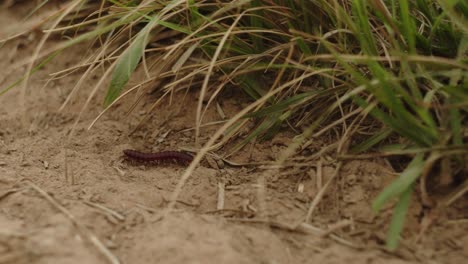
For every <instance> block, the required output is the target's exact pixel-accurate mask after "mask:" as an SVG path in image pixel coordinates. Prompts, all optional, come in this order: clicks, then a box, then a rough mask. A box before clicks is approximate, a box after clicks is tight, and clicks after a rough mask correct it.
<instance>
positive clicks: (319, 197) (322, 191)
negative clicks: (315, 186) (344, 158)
mask: <svg viewBox="0 0 468 264" xmlns="http://www.w3.org/2000/svg"><path fill="white" fill-rule="evenodd" d="M341 166H342V162H338V164H337V165H336V168H335V172H334V173H333V175H332V176H331V177H330V179H328V181H327V182H326V183H325V185H324V186H323V187H322V188H321V189H320V191H319V192H318V193H317V195H315V197H314V200H312V203H311V204H310V207H309V210H308V211H307V215H306V217H305V220H304V222H305V223H309V222H310V219H311V217H312V214H313V213H314V210H315V208H316V207H317V205H318V204H319V203H320V201H321V200H322V198H323V195H324V194H325V191H326V190H327V189H328V186H330V184H331V183H332V182H333V180H334V179H335V178H336V177H337V176H338V174H339V172H340V170H341Z"/></svg>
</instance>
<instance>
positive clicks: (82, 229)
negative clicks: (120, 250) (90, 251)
mask: <svg viewBox="0 0 468 264" xmlns="http://www.w3.org/2000/svg"><path fill="white" fill-rule="evenodd" d="M25 182H26V184H28V185H29V186H30V187H31V188H33V189H34V190H35V191H37V192H38V193H39V194H40V195H42V196H43V197H44V198H45V199H46V200H47V201H48V202H49V203H51V204H52V205H53V206H54V207H55V208H56V209H57V210H59V211H60V212H61V213H62V214H64V215H65V216H66V217H68V219H70V221H71V222H72V223H73V224H74V225H75V227H76V228H77V229H78V231H79V232H81V233H82V234H83V235H84V236H85V237H86V238H87V239H88V240H89V241H90V242H91V243H92V244H93V245H94V246H95V247H96V248H97V250H98V251H99V252H100V253H101V254H102V255H103V256H104V257H105V258H106V259H107V260H108V261H109V263H112V264H120V261H119V259H118V258H117V257H116V256H115V255H114V254H112V252H110V251H109V250H108V249H107V248H106V247H105V246H104V244H103V243H102V242H101V241H100V240H99V239H98V238H97V237H96V235H94V234H93V233H92V232H91V231H89V229H87V228H86V227H85V226H84V225H82V224H81V223H80V222H78V220H77V219H76V218H75V216H74V215H72V214H71V213H70V212H69V211H68V210H67V209H65V207H63V206H61V205H60V204H59V203H58V202H57V201H56V200H55V199H54V198H53V197H52V196H50V195H49V194H48V193H46V192H45V191H44V190H42V189H41V188H40V187H39V186H37V185H36V184H34V183H33V182H31V181H29V180H25Z"/></svg>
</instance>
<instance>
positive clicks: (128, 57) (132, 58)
mask: <svg viewBox="0 0 468 264" xmlns="http://www.w3.org/2000/svg"><path fill="white" fill-rule="evenodd" d="M149 25H150V24H148V25H147V26H149ZM144 33H146V32H145V31H141V32H140V33H139V35H138V36H137V37H136V38H135V40H134V41H133V43H132V44H131V46H130V47H129V48H128V49H127V50H125V51H124V53H123V54H122V55H121V56H120V57H119V59H118V60H117V62H116V66H115V69H114V71H113V73H112V79H111V83H110V85H109V88H108V90H107V94H106V97H105V99H104V107H107V106H109V105H110V104H111V103H112V102H113V101H114V100H115V99H117V97H118V96H119V95H120V92H121V91H122V89H123V87H124V86H125V84H127V82H128V80H129V79H130V76H131V75H132V73H133V71H134V70H135V69H136V67H137V65H138V63H139V62H140V59H141V57H142V56H143V51H144V48H145V45H146V39H147V35H146V34H144Z"/></svg>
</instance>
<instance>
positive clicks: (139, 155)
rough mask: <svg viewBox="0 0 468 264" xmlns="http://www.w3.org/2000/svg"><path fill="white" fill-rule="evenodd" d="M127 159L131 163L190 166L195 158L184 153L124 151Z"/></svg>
mask: <svg viewBox="0 0 468 264" xmlns="http://www.w3.org/2000/svg"><path fill="white" fill-rule="evenodd" d="M123 153H124V154H125V158H126V159H127V160H130V161H136V162H141V163H161V162H175V163H181V164H188V163H190V162H192V160H193V156H192V155H190V154H188V153H185V152H182V151H160V152H154V153H153V152H141V151H137V150H133V149H125V150H123Z"/></svg>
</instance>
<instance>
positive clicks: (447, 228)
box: [0, 6, 468, 264]
mask: <svg viewBox="0 0 468 264" xmlns="http://www.w3.org/2000/svg"><path fill="white" fill-rule="evenodd" d="M27 11H28V10H24V8H21V7H18V6H13V7H12V8H6V7H3V8H2V9H1V10H0V24H1V25H2V27H1V29H0V37H1V38H2V39H3V38H5V37H6V36H9V35H11V34H12V33H15V32H21V31H23V30H25V29H28V28H30V27H31V26H34V24H35V23H34V22H30V23H23V22H22V18H23V17H24V15H25V14H27ZM48 11H50V12H52V11H54V10H53V8H51V9H49V10H48ZM32 20H33V21H36V23H37V21H39V20H40V15H38V16H34V17H33V18H32ZM41 36H42V35H41V34H40V32H38V31H33V33H30V34H27V35H25V36H22V37H19V38H16V39H15V40H13V41H10V42H8V43H6V44H5V45H3V46H2V48H1V49H0V57H1V58H2V60H0V66H1V69H2V70H1V71H0V81H1V88H2V89H3V88H4V87H6V86H7V84H10V83H11V82H13V81H15V80H17V79H18V78H19V77H20V76H21V74H23V73H24V70H25V66H24V65H23V63H22V62H23V61H25V60H26V59H27V58H29V57H30V56H31V54H32V53H33V51H34V48H36V47H37V43H39V41H40V38H41ZM47 45H48V44H46V47H47ZM89 48H90V47H89V46H87V45H86V44H85V45H80V46H76V47H74V48H71V49H69V50H67V52H66V53H65V54H62V55H60V56H59V57H57V58H56V59H55V60H54V61H53V62H52V63H50V64H48V65H47V66H46V67H45V68H44V69H42V70H40V71H39V72H38V73H37V74H35V75H34V76H33V77H32V78H31V79H30V80H29V82H28V85H27V86H26V89H25V90H22V88H21V86H19V87H16V88H14V89H12V90H11V91H9V92H8V93H6V94H4V95H3V96H1V97H0V263H112V262H114V263H117V261H120V262H121V263H272V264H273V263H330V264H331V263H382V261H385V263H419V262H424V263H464V261H466V259H467V258H468V235H467V234H468V221H467V220H466V219H467V217H468V210H467V209H468V203H467V199H466V197H464V198H462V199H460V200H459V201H458V202H457V203H455V204H454V206H453V207H452V208H449V209H446V210H444V211H441V212H437V214H436V213H434V212H431V211H429V210H427V209H425V208H423V207H422V206H421V205H420V202H419V200H418V198H417V196H415V197H414V199H413V202H412V206H411V212H410V213H409V215H408V217H407V225H406V228H405V231H404V234H403V237H404V240H403V242H402V245H401V247H400V248H399V249H398V250H397V251H396V252H392V253H390V252H387V251H386V250H385V249H384V247H383V245H384V239H385V233H386V230H387V227H388V223H389V221H390V219H391V207H390V206H389V207H388V208H386V209H385V210H383V212H382V213H381V214H379V215H374V214H373V213H372V211H371V209H370V201H371V200H372V199H373V198H374V197H375V196H376V195H377V194H378V192H379V191H380V190H381V189H382V188H383V187H384V186H385V185H386V184H388V183H389V182H390V181H391V180H392V179H393V178H394V177H395V175H396V173H395V172H394V171H393V169H392V168H391V166H389V165H388V162H386V161H385V160H377V159H375V160H369V161H351V162H347V163H345V164H344V166H343V168H342V169H341V170H340V172H339V173H338V175H337V177H336V178H335V179H334V180H333V182H332V184H331V186H330V188H329V189H328V190H327V191H326V193H325V196H324V197H323V200H322V201H321V203H320V204H319V205H318V206H317V208H316V209H315V210H314V212H313V214H312V217H311V220H310V222H308V223H307V224H302V225H299V224H300V223H301V222H302V221H303V220H304V217H305V216H306V215H307V212H308V210H309V208H310V206H311V202H312V200H313V198H314V197H315V196H316V195H317V193H318V192H319V190H320V188H321V187H322V186H323V184H324V183H325V182H326V181H327V180H328V179H330V177H333V175H334V172H335V169H336V162H334V161H333V159H328V158H323V159H322V160H320V159H318V158H315V159H314V158H310V157H312V156H313V155H312V153H314V151H316V150H318V149H320V148H322V147H324V146H325V145H326V144H327V140H326V139H325V138H324V139H317V140H316V144H315V145H314V146H311V149H310V152H309V154H307V153H306V154H304V156H303V157H298V158H304V159H305V160H307V162H308V164H310V165H309V166H307V167H300V168H292V167H290V168H286V169H283V170H279V171H277V170H271V169H268V170H267V169H262V168H259V167H252V166H230V165H229V164H227V163H222V162H220V161H218V162H216V160H214V159H209V160H204V161H203V162H202V164H201V165H200V166H198V167H197V169H196V170H195V172H194V173H193V175H192V177H191V178H190V179H189V181H188V182H187V184H186V185H185V187H184V189H183V192H182V194H181V196H180V197H179V198H178V202H177V204H176V208H175V210H174V211H173V212H172V213H171V214H170V215H168V216H167V217H165V218H162V217H161V215H162V212H164V209H165V208H166V207H167V205H168V201H169V197H170V196H171V194H172V192H173V190H174V188H175V186H176V184H177V182H178V180H179V178H180V176H181V175H182V173H183V172H184V169H185V166H184V165H180V164H172V163H168V164H157V165H151V166H147V165H137V164H129V163H127V162H124V161H123V159H122V150H123V149H127V148H134V149H140V150H145V151H159V150H174V149H180V148H193V146H194V131H193V130H191V128H192V127H193V124H194V121H193V120H194V113H195V110H194V109H195V106H196V104H195V98H196V97H197V96H198V95H197V93H196V92H197V91H196V90H194V91H192V92H189V93H188V94H187V95H185V94H184V93H180V94H174V96H173V98H172V102H169V101H166V102H164V103H163V104H162V105H161V107H158V108H157V109H156V110H155V111H154V114H153V115H152V118H151V119H150V120H149V121H148V122H147V123H146V124H145V126H144V127H142V128H141V129H140V130H138V131H137V132H136V133H133V134H132V135H131V136H129V134H130V132H131V131H132V129H133V128H135V126H136V125H137V124H138V122H139V120H141V119H142V118H143V117H144V116H145V114H146V112H145V109H147V108H148V105H150V104H151V103H152V102H153V101H154V97H152V95H149V96H146V97H144V99H143V102H142V104H140V105H139V107H138V108H137V109H136V110H134V111H133V112H132V113H131V114H130V115H127V112H128V110H129V108H130V106H131V105H132V103H133V100H134V97H131V96H130V97H129V100H127V102H125V103H122V104H119V105H118V106H117V107H116V108H113V109H112V110H111V111H110V112H108V113H107V114H106V115H104V116H103V118H102V119H100V120H99V121H98V122H97V123H96V125H95V126H94V127H93V128H91V129H90V130H88V129H87V128H88V126H89V125H90V123H91V122H92V121H93V120H94V118H95V117H96V116H97V115H98V114H99V113H100V111H101V110H102V105H101V102H102V101H103V96H104V92H105V86H103V87H102V88H101V89H100V90H99V91H98V93H97V95H96V97H95V98H93V99H92V100H91V101H90V104H89V106H88V107H87V108H86V109H85V111H83V113H82V115H81V118H80V119H79V122H78V123H77V124H76V127H75V129H74V130H73V131H74V132H73V134H72V136H69V133H70V131H71V130H72V127H73V125H74V124H75V121H76V120H77V118H78V117H79V116H80V111H81V110H82V107H83V105H84V103H85V101H86V99H87V96H88V95H89V93H90V91H91V90H92V89H93V87H94V85H95V84H96V82H97V80H98V78H99V74H100V73H95V74H94V76H93V77H91V78H88V79H87V80H86V81H85V85H84V86H83V88H82V89H80V90H79V91H78V92H77V94H76V96H75V97H74V98H73V100H72V103H71V104H69V105H68V106H67V107H66V108H65V109H64V110H62V111H59V108H60V106H61V104H62V103H63V102H64V100H65V99H66V97H67V96H68V94H69V93H70V92H71V90H72V89H73V87H74V85H75V84H76V83H77V81H78V80H79V78H80V76H81V74H82V73H83V72H82V71H77V72H73V73H71V74H69V75H67V76H65V77H64V78H60V79H55V80H50V79H51V76H50V74H51V73H54V72H57V71H60V70H63V69H66V68H69V67H72V66H73V65H75V64H77V63H79V61H80V60H82V59H83V56H84V54H86V51H87V50H88V49H89ZM23 92H24V96H23ZM240 98H242V97H231V98H224V100H225V101H224V102H223V103H222V107H223V110H224V112H225V113H226V115H227V116H228V117H229V116H233V115H234V114H235V113H236V111H237V110H239V109H241V108H242V107H243V106H245V103H247V101H243V100H241V99H240ZM239 100H241V101H239ZM216 120H220V118H219V116H218V114H217V111H216V110H215V109H213V110H212V111H211V112H210V111H209V112H208V113H207V115H206V121H207V122H209V121H216ZM214 129H215V127H208V128H207V129H204V130H202V135H201V136H202V137H201V138H202V140H205V141H206V139H207V138H209V137H210V135H211V134H212V133H213V132H214V131H215V130H214ZM290 136H291V135H290V134H288V132H285V133H283V134H279V135H278V136H276V137H275V138H274V139H273V140H271V141H269V142H265V143H259V144H256V145H254V146H250V147H247V148H246V150H243V151H241V152H238V153H236V154H235V155H234V156H233V157H230V159H232V160H233V161H235V162H238V163H242V162H258V161H268V160H272V159H273V158H274V157H275V155H277V153H278V152H279V151H281V150H283V149H285V147H286V145H287V143H288V142H290V139H289V138H290ZM218 154H220V155H222V154H224V153H222V152H220V153H218ZM428 219H429V220H430V221H429V220H428ZM427 222H430V223H431V225H430V226H429V228H428V229H427V230H425V226H426V225H425V223H427ZM340 224H341V225H343V227H341V228H340ZM327 230H329V231H330V233H326V231H327ZM324 231H325V233H324ZM332 231H333V232H332Z"/></svg>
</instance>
